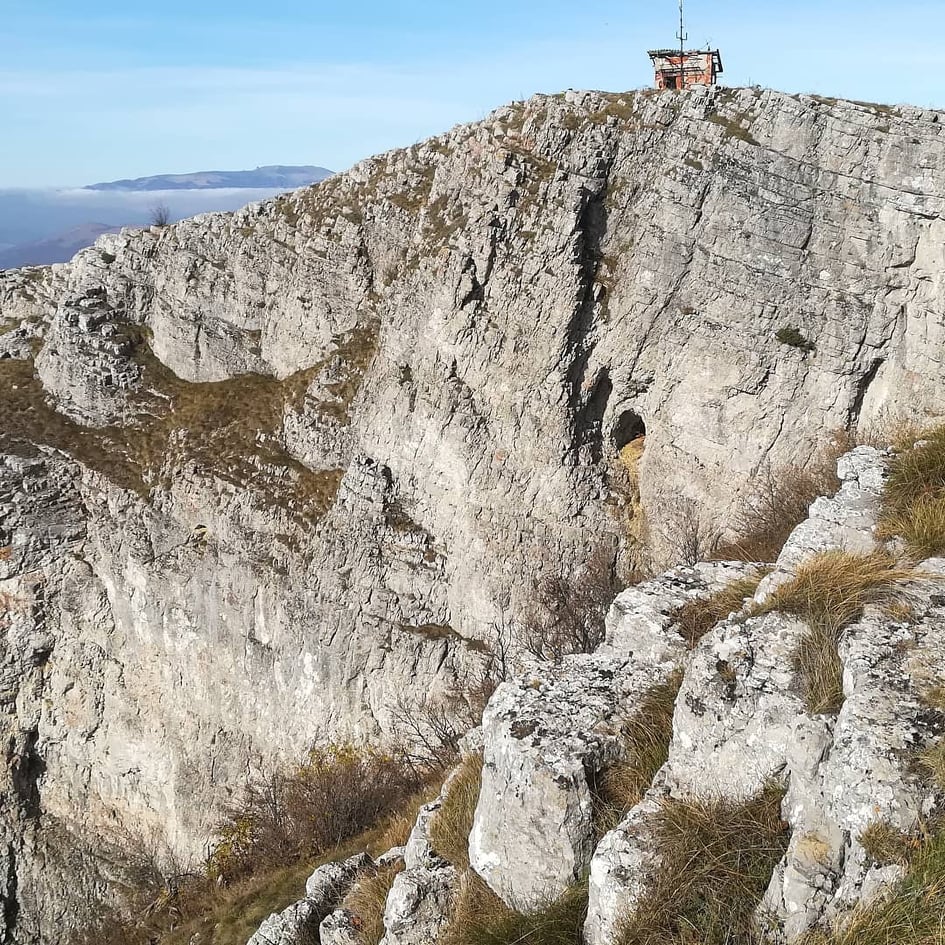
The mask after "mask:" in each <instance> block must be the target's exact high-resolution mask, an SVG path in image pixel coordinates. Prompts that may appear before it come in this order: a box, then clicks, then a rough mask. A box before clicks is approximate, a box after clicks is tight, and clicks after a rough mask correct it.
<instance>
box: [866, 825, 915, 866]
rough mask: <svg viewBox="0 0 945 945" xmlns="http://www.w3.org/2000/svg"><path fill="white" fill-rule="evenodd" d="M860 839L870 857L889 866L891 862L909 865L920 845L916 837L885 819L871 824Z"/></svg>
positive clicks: (881, 864) (880, 863)
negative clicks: (905, 832) (903, 831)
mask: <svg viewBox="0 0 945 945" xmlns="http://www.w3.org/2000/svg"><path fill="white" fill-rule="evenodd" d="M858 840H859V843H860V846H861V847H863V849H864V850H865V851H866V852H867V854H868V855H869V856H870V858H871V859H872V860H873V861H874V862H876V863H878V864H879V865H880V866H888V865H889V864H891V863H898V864H899V865H900V866H908V864H909V861H910V860H911V859H912V855H913V854H914V853H915V851H916V849H917V847H918V841H917V839H916V838H915V837H912V836H910V835H909V834H904V833H902V832H901V831H899V830H896V828H895V827H893V826H892V825H891V824H889V823H886V822H885V821H876V822H875V823H872V824H870V825H869V826H868V827H867V828H866V829H865V830H864V831H863V832H862V833H861V834H860V836H859V837H858Z"/></svg>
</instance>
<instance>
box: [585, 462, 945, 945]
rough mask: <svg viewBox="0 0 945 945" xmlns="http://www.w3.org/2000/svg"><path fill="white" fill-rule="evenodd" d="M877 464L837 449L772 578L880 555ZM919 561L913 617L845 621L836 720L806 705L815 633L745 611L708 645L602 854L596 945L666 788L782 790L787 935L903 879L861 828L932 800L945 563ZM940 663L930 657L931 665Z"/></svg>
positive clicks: (596, 876)
mask: <svg viewBox="0 0 945 945" xmlns="http://www.w3.org/2000/svg"><path fill="white" fill-rule="evenodd" d="M882 471H883V457H882V455H881V454H880V453H878V452H877V451H875V450H869V449H865V448H861V449H858V450H856V451H854V452H853V453H852V454H848V456H846V457H844V458H843V459H842V460H841V462H840V472H841V477H842V478H843V479H844V486H843V488H842V490H841V492H840V494H839V495H838V496H837V497H836V498H835V499H832V500H823V499H822V500H818V502H817V503H815V504H814V506H813V508H812V510H811V518H810V519H808V520H807V522H805V523H803V524H802V525H801V526H799V527H798V529H797V531H796V532H795V534H794V536H792V538H791V540H790V541H789V542H788V545H787V546H786V548H785V552H784V554H783V555H782V557H781V559H780V560H779V568H778V569H776V571H775V572H774V574H773V575H772V577H773V578H777V576H778V575H779V574H781V573H784V574H787V570H786V569H788V568H792V569H793V568H795V567H796V566H797V565H798V564H800V563H801V562H802V561H803V560H804V558H805V556H806V557H810V556H811V555H813V554H816V553H819V552H822V551H825V550H832V549H834V548H839V547H843V548H846V549H847V550H852V551H859V552H863V551H869V550H872V549H873V548H874V547H875V540H874V530H875V514H876V510H877V503H876V496H877V495H878V493H879V491H880V490H881V487H882V481H883V476H882ZM920 570H922V571H924V572H926V573H927V575H928V576H929V577H928V579H925V580H919V581H915V582H907V583H906V584H905V585H904V586H903V592H904V593H905V594H907V596H908V599H909V601H910V602H911V604H912V608H913V609H912V614H911V616H910V617H909V618H908V619H901V618H897V617H896V616H891V615H890V614H889V613H886V612H885V611H884V610H883V609H882V608H880V607H878V606H876V607H868V608H867V610H866V612H865V613H864V616H863V618H862V619H861V620H859V621H857V622H856V623H854V624H853V625H852V626H850V627H848V628H847V629H846V630H845V631H844V634H843V637H842V640H841V644H840V656H841V659H842V661H843V666H844V678H843V688H844V702H843V706H842V708H841V710H840V713H839V715H837V716H836V717H833V716H830V715H814V714H811V713H810V712H808V710H807V708H806V705H805V703H804V700H803V698H802V696H801V693H800V685H799V680H798V678H797V676H796V673H795V670H794V659H793V654H794V652H795V649H796V647H797V645H798V643H799V642H800V640H801V638H802V637H803V636H804V634H805V633H806V632H807V627H806V625H805V624H804V623H802V622H801V621H799V620H797V619H795V618H792V617H787V616H784V615H782V614H778V613H771V614H767V615H764V616H757V617H748V616H745V615H741V616H736V617H735V618H734V619H730V620H726V621H723V622H722V623H721V624H719V625H718V626H717V627H716V628H715V629H714V630H713V631H711V632H710V633H709V634H707V635H706V636H705V637H704V638H703V639H702V640H701V641H700V643H699V644H698V646H697V647H696V649H695V651H694V652H693V654H692V656H691V659H690V660H689V662H688V665H687V667H686V673H685V677H684V681H683V684H682V688H681V690H680V693H679V696H678V699H677V702H676V712H675V718H674V724H673V739H672V742H671V744H670V751H669V759H668V761H667V763H666V765H665V766H664V768H663V769H662V770H661V772H660V774H659V776H658V777H657V780H656V782H655V784H654V788H653V790H651V792H650V793H649V795H648V796H647V798H646V799H645V800H644V801H643V802H642V803H641V804H640V805H638V806H637V807H636V808H634V809H633V810H632V811H631V812H630V814H629V815H628V816H627V818H626V819H625V820H624V822H623V823H622V824H621V825H620V826H619V827H618V828H617V829H616V830H615V831H613V832H611V833H610V834H608V835H607V836H606V837H605V838H604V840H603V841H602V842H601V844H600V845H599V846H598V848H597V850H596V853H595V857H594V861H593V863H592V865H591V878H590V890H591V896H590V908H589V913H588V919H587V925H586V927H585V934H586V938H587V941H588V943H589V945H609V943H611V942H612V941H613V939H614V933H615V929H616V927H617V925H618V923H619V921H620V919H621V917H622V916H623V915H625V914H627V913H628V912H630V911H632V910H633V909H634V906H635V903H637V902H638V901H639V899H640V897H641V895H642V894H643V892H644V891H645V882H644V878H645V876H646V873H647V870H648V869H651V868H652V867H653V865H654V863H656V862H658V860H656V859H655V858H656V857H657V856H658V851H656V850H654V849H653V844H652V838H651V835H650V833H649V830H648V826H647V825H648V821H649V818H651V817H652V816H653V815H654V813H655V812H656V810H657V809H658V806H659V802H660V798H661V797H662V796H664V795H666V794H669V795H672V796H675V797H691V796H695V797H703V798H714V797H718V796H720V795H721V796H723V797H726V798H731V799H747V798H749V797H751V796H753V795H755V794H757V793H758V792H759V791H760V790H761V789H762V788H763V787H764V785H765V784H766V782H768V781H769V780H771V779H776V780H780V781H782V782H783V783H784V784H785V785H786V788H787V793H786V796H785V799H784V802H783V806H782V812H783V816H784V818H785V820H786V821H787V823H788V824H789V825H790V828H791V839H790V844H789V847H788V851H787V853H786V855H785V857H784V860H783V861H782V862H781V864H780V865H779V867H778V868H777V870H776V871H775V874H774V876H773V877H772V880H771V885H770V887H769V890H768V893H767V895H766V898H765V902H764V907H765V909H766V910H767V911H768V912H769V913H770V914H771V915H772V916H774V917H775V918H776V919H777V920H778V925H779V928H780V929H781V931H782V932H783V934H784V935H785V936H786V937H787V939H789V940H794V939H795V938H797V937H798V936H800V935H802V934H803V933H804V932H806V931H808V930H809V929H810V928H811V927H812V926H814V925H815V924H817V923H820V922H823V921H824V920H826V919H832V918H835V917H836V916H837V915H838V914H840V913H842V912H843V911H844V910H846V909H849V908H851V907H852V906H854V905H855V904H857V903H858V902H859V901H861V899H862V898H863V897H864V895H865V896H866V897H871V896H873V895H875V894H876V893H877V891H878V889H879V888H880V887H881V885H882V883H883V882H884V881H885V882H888V881H890V880H891V879H894V878H895V876H896V875H898V874H897V873H896V872H895V871H889V870H888V869H886V870H883V869H879V868H878V867H877V866H876V865H875V864H873V863H872V862H871V861H870V858H869V857H868V856H867V855H866V853H865V851H864V850H863V848H862V847H861V846H860V844H859V842H858V838H859V836H860V834H861V833H862V832H863V830H864V829H865V828H867V827H868V826H870V825H871V824H873V823H877V822H885V823H888V824H890V825H891V826H892V827H894V828H896V829H899V830H904V831H907V830H910V829H912V828H914V827H915V826H916V824H917V823H918V821H919V818H920V817H921V816H923V815H925V814H927V813H928V812H929V810H930V809H931V804H932V802H933V792H932V791H931V789H930V787H929V785H928V784H927V783H925V782H923V781H922V780H921V779H920V778H919V777H918V776H917V775H916V773H915V771H914V766H913V765H912V764H911V763H910V757H912V755H913V754H914V752H915V751H916V750H917V749H918V748H920V747H922V746H923V745H925V744H927V743H928V742H929V740H930V739H931V738H933V737H934V736H935V735H937V734H938V732H937V730H936V723H935V721H934V718H933V717H932V716H930V714H929V713H928V712H927V711H926V710H924V709H923V705H922V702H921V699H920V694H921V692H922V689H923V686H924V687H927V685H928V678H929V677H928V673H929V671H930V670H929V666H930V664H929V657H930V654H932V653H940V652H942V651H943V648H945V619H943V617H945V614H943V611H942V603H941V601H942V597H941V589H942V587H943V581H942V575H943V571H942V567H941V562H937V561H930V562H926V563H925V564H924V565H922V566H921V567H920ZM769 580H770V579H769ZM764 594H765V592H764V591H763V590H762V589H759V597H760V598H763V597H764ZM940 661H941V658H940V657H932V664H933V669H932V671H933V672H934V671H935V670H937V669H939V668H940V666H941V662H940Z"/></svg>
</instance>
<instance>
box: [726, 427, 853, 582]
mask: <svg viewBox="0 0 945 945" xmlns="http://www.w3.org/2000/svg"><path fill="white" fill-rule="evenodd" d="M855 445H856V442H855V441H854V439H853V437H852V436H851V435H850V434H848V433H842V432H838V433H835V434H834V435H833V436H832V437H831V440H830V442H829V443H828V444H827V445H826V446H825V447H824V448H823V449H821V450H820V451H819V452H818V453H817V454H815V455H814V456H813V457H812V458H811V460H810V462H809V463H806V464H805V465H804V466H783V467H781V468H779V469H766V470H764V471H763V472H761V473H760V474H759V476H758V479H757V480H756V482H755V486H754V490H753V491H752V492H751V493H750V494H749V495H748V496H747V498H746V500H745V503H744V506H743V508H742V510H741V513H740V515H739V516H738V518H737V520H736V521H735V523H734V528H733V530H734V531H735V533H736V535H737V537H736V538H735V539H734V540H733V541H730V542H726V543H724V544H721V545H719V546H718V547H717V548H716V549H715V551H714V552H713V554H712V558H713V559H715V560H716V561H757V562H762V563H763V562H772V561H775V560H776V559H777V557H778V555H779V554H780V553H781V549H782V548H783V547H784V543H785V542H786V541H787V539H788V537H789V536H790V534H791V532H792V531H794V529H795V528H796V527H797V526H798V525H799V524H800V523H801V522H803V521H804V520H805V519H806V518H807V513H808V510H809V509H810V506H811V503H812V502H813V501H814V500H815V499H817V498H819V497H820V496H825V495H833V494H834V493H835V492H836V491H837V490H838V489H839V488H840V480H839V479H838V478H837V460H838V459H839V458H840V457H841V456H842V455H843V454H844V453H846V452H848V451H849V450H850V449H852V448H853V447H854V446H855Z"/></svg>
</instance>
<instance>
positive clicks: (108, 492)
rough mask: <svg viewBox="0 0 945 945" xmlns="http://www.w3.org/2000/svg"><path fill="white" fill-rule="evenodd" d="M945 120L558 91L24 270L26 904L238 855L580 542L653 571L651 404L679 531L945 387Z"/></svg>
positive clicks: (5, 575)
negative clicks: (316, 776) (222, 207)
mask: <svg viewBox="0 0 945 945" xmlns="http://www.w3.org/2000/svg"><path fill="white" fill-rule="evenodd" d="M940 117H941V116H940V115H939V114H938V113H934V112H929V111H923V110H920V109H912V108H901V109H888V108H885V107H880V106H867V105H860V104H855V103H848V102H828V101H823V100H817V99H813V98H809V97H800V98H797V97H791V96H786V95H781V94H779V93H774V92H760V91H755V90H738V91H731V90H722V89H715V90H708V89H705V90H696V91H693V92H691V93H686V94H684V95H672V94H664V95H660V94H654V93H647V92H643V93H632V94H631V93H627V94H621V95H604V94H600V93H567V95H564V96H555V97H537V98H535V99H532V100H530V101H528V102H525V103H517V104H515V105H512V106H509V107H507V108H504V109H500V110H499V111H497V112H496V113H494V114H493V115H491V116H489V118H487V119H486V120H485V121H483V122H480V123H477V124H474V125H469V126H463V127H459V128H456V129H454V130H453V131H451V132H449V133H448V134H445V135H443V136H441V137H439V138H435V139H432V140H430V141H428V142H424V143H422V144H419V145H416V146H414V147H413V148H411V149H408V150H405V151H396V152H391V153H390V154H387V155H382V156H380V157H377V158H373V159H371V160H369V161H366V162H364V163H362V164H360V165H358V166H356V167H355V168H353V169H352V170H351V171H349V172H348V173H347V174H343V175H339V176H337V177H334V178H331V179H330V180H328V181H325V182H324V183H322V184H319V185H316V186H315V187H311V188H306V189H303V190H300V191H296V192H294V193H292V194H288V195H285V196H283V197H280V198H278V199H276V200H274V201H270V202H267V203H264V204H259V205H255V206H252V207H249V208H246V209H245V210H243V211H240V212H238V213H235V214H231V215H230V214H215V215H205V216H202V217H198V218H195V219H193V220H188V221H184V222H182V223H180V224H176V225H174V226H170V227H165V228H152V229H150V230H145V231H138V232H125V233H123V234H120V235H115V236H107V237H103V238H102V239H101V240H99V242H98V243H97V244H96V246H95V247H92V248H90V249H89V250H86V251H84V252H83V253H81V254H80V255H79V256H78V257H76V259H75V260H74V261H73V262H72V263H70V264H67V265H65V266H57V267H53V268H51V269H48V270H22V271H12V272H7V273H0V394H2V397H0V600H2V601H3V602H4V613H2V614H0V624H2V626H3V631H4V633H3V638H2V644H0V646H2V651H0V709H2V719H3V723H2V724H3V730H4V737H5V744H6V746H7V751H6V759H7V762H6V767H5V774H4V781H3V784H2V787H0V792H2V810H3V815H2V820H3V824H2V827H0V830H2V832H3V833H2V837H0V842H2V847H0V849H2V850H3V851H5V852H4V853H3V863H4V868H3V869H2V870H0V877H3V879H2V880H0V882H2V884H3V886H2V887H0V888H2V890H3V893H4V896H5V901H6V902H7V907H6V908H5V910H4V911H3V913H2V915H3V922H4V925H5V928H4V931H3V935H4V936H5V940H6V941H11V942H13V941H15V942H20V943H24V945H27V943H29V945H33V943H36V945H40V943H46V942H52V941H55V940H56V937H57V936H58V935H60V934H61V931H62V928H63V927H66V926H68V925H69V924H71V923H73V922H74V921H76V918H77V916H79V915H80V911H81V910H80V908H79V907H80V904H81V903H82V902H87V901H88V899H89V895H90V893H91V892H92V891H93V889H92V887H95V886H96V885H97V884H99V882H100V879H104V878H107V875H108V873H109V870H110V869H111V867H110V865H109V864H110V863H111V860H110V858H107V857H106V858H105V859H104V860H103V859H102V857H101V856H99V857H97V859H98V862H99V864H100V869H99V870H98V871H96V870H94V869H92V868H91V866H89V862H90V861H89V860H88V855H89V854H93V859H95V858H96V857H95V856H94V854H96V853H99V854H100V853H101V851H102V850H103V849H107V848H109V847H110V845H112V844H117V845H118V846H123V845H124V846H127V845H128V842H129V840H130V839H132V838H137V839H139V840H140V838H142V837H144V838H146V840H147V842H148V843H154V844H157V845H162V844H166V845H168V846H169V847H170V848H171V849H172V850H173V851H174V852H175V853H176V854H177V855H178V856H181V857H183V858H185V859H187V858H190V857H195V856H199V855H200V854H201V852H202V851H203V849H204V845H205V843H206V841H207V838H208V835H209V833H210V831H211V828H212V825H213V823H214V820H215V817H216V813H217V811H218V810H219V807H220V805H221V804H223V803H224V802H225V801H226V799H227V798H228V797H229V796H230V795H231V793H232V792H233V791H235V790H238V789H239V787H240V786H241V785H243V784H245V782H246V780H247V777H249V776H250V775H251V774H252V773H253V772H254V771H258V770H260V769H265V768H266V767H267V766H271V765H273V764H279V763H281V762H283V761H286V760H293V759H295V758H297V757H298V755H299V753H300V752H301V751H303V750H304V748H305V747H306V746H308V745H310V744H311V743H312V742H314V741H321V740H326V739H336V740H337V739H345V738H351V739H355V740H368V739H377V738H379V737H383V736H385V735H388V734H390V732H391V728H392V711H391V710H392V707H393V706H395V704H396V703H397V702H398V701H399V700H402V699H403V698H404V697H405V696H406V698H407V699H410V698H412V697H417V696H419V695H420V694H422V693H425V692H429V691H434V692H435V691H437V690H438V689H440V688H442V687H445V686H450V685H453V684H454V683H456V682H457V681H460V682H462V680H463V679H464V678H465V677H466V676H467V675H468V674H469V673H471V672H475V668H476V667H477V666H478V665H479V664H480V663H481V661H482V659H483V648H484V645H488V644H489V643H490V641H491V640H492V639H493V638H494V636H495V634H496V633H497V632H503V631H504V629H505V628H507V627H508V626H510V625H514V623H515V621H516V619H517V618H518V616H519V615H520V614H521V613H522V611H523V609H524V608H526V607H527V606H529V602H530V600H531V597H532V593H533V592H532V584H533V581H534V580H535V579H536V578H537V577H539V576H540V575H541V574H543V573H547V572H549V571H553V570H555V569H559V568H563V569H565V570H567V569H568V568H569V567H570V566H571V565H572V564H573V563H575V562H577V561H581V560H585V559H587V558H588V556H590V555H593V554H600V553H606V554H611V555H613V556H614V557H615V558H617V559H619V567H620V569H621V570H624V571H626V570H629V568H630V567H631V566H632V565H633V560H632V559H633V553H634V549H633V548H632V547H630V546H629V543H628V542H627V540H626V523H625V521H624V516H623V514H622V513H621V511H620V502H621V497H619V496H615V495H614V494H613V492H614V487H615V484H616V482H617V477H616V476H615V475H614V473H613V462H614V457H615V451H616V448H617V447H620V446H623V445H624V434H625V433H626V432H627V431H632V432H633V434H634V435H636V434H637V433H639V432H642V431H643V429H644V428H645V432H646V450H645V453H644V456H643V459H642V465H641V470H640V481H641V489H642V500H643V506H644V508H645V509H646V512H647V516H648V519H649V523H650V533H651V536H652V544H653V547H654V549H655V553H656V555H657V559H658V560H657V562H656V563H664V562H668V561H670V560H671V559H672V557H673V555H674V552H675V551H676V550H678V549H675V548H674V535H676V534H677V533H678V526H679V523H680V522H683V524H684V523H685V521H686V520H691V519H692V517H693V516H701V517H703V518H704V519H706V521H707V522H708V520H710V519H711V521H712V522H713V523H715V522H718V523H720V524H721V525H723V526H724V524H725V523H726V522H727V521H728V518H729V514H730V512H731V510H732V509H733V508H734V507H736V506H737V503H738V497H739V494H740V492H741V491H742V490H743V489H744V488H745V487H746V485H747V484H748V483H749V482H750V480H751V479H752V477H753V476H755V475H756V474H757V473H758V471H759V470H761V469H763V468H764V467H765V466H766V464H767V465H773V466H777V465H780V464H784V463H787V462H796V461H803V460H804V459H805V458H806V457H807V456H809V455H810V454H811V453H812V452H813V451H814V450H815V449H816V448H818V447H819V446H820V445H821V444H822V443H823V442H824V439H825V436H826V434H827V433H828V431H831V430H835V429H838V428H843V427H846V426H848V425H850V424H851V423H852V422H854V421H857V420H859V421H861V422H864V423H869V422H872V421H874V420H876V419H878V418H881V417H882V416H883V415H884V414H885V413H890V414H893V415H899V414H908V415H922V416H924V415H926V414H934V415H939V414H941V413H942V412H943V404H942V400H943V396H945V392H943V387H942V384H941V370H942V367H941V351H942V350H943V349H942V340H943V325H942V311H943V305H942V299H943V292H942V279H943V275H942V274H943V272H945V265H943V262H945V260H943V255H945V250H943V246H945V239H943V230H945V224H943V220H942V212H943V209H945V139H943V130H942V123H941V121H940ZM787 329H794V330H795V332H794V334H792V333H790V332H788V331H786V330H787ZM779 334H780V336H781V338H782V340H779V337H778V336H779ZM783 339H788V340H787V341H785V340H783ZM798 339H800V342H799V340H798ZM792 341H793V343H791V342H792ZM132 842H135V841H134V840H132Z"/></svg>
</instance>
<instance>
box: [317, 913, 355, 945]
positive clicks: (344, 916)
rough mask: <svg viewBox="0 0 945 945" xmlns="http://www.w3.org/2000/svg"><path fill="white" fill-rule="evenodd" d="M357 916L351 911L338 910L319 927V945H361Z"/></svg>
mask: <svg viewBox="0 0 945 945" xmlns="http://www.w3.org/2000/svg"><path fill="white" fill-rule="evenodd" d="M360 941H361V936H360V928H359V925H358V919H357V916H355V915H354V913H353V912H352V911H351V910H350V909H336V910H335V911H334V912H332V914H331V915H329V916H327V917H326V918H325V919H324V921H323V922H322V924H321V925H320V926H319V927H318V945H359V943H360Z"/></svg>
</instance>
